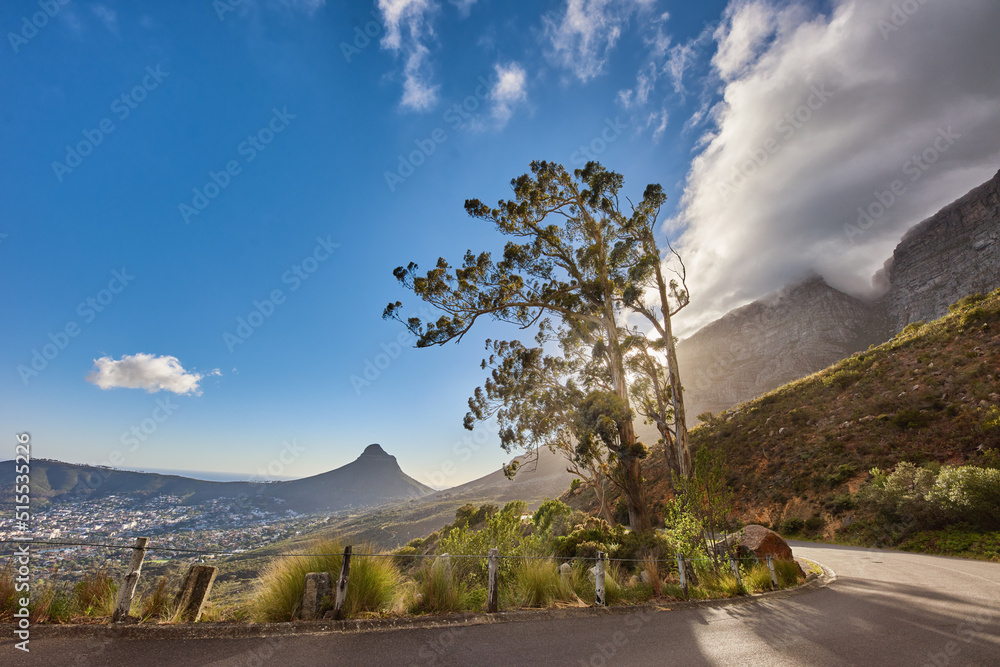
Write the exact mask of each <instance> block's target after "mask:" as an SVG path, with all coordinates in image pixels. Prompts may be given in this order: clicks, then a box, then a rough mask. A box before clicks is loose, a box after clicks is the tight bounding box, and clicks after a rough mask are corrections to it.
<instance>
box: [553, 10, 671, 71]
mask: <svg viewBox="0 0 1000 667" xmlns="http://www.w3.org/2000/svg"><path fill="white" fill-rule="evenodd" d="M653 4H654V0H567V2H566V9H565V11H564V12H562V13H561V14H559V15H556V14H549V15H547V16H545V17H543V19H542V20H543V22H544V25H545V34H546V36H547V37H548V39H549V41H550V42H551V45H552V54H551V55H552V57H553V58H554V59H555V60H556V62H558V63H559V64H560V65H561V66H563V67H565V68H566V69H569V70H571V71H572V72H573V74H575V75H576V77H577V78H579V79H580V80H581V81H584V82H586V81H588V80H590V79H592V78H594V77H596V76H598V75H599V74H601V73H602V72H603V71H604V65H605V63H606V62H607V59H608V55H609V54H610V52H611V51H612V50H613V49H614V48H615V45H616V44H617V43H618V39H619V38H620V37H621V34H622V29H623V28H624V27H625V25H626V23H627V22H628V19H629V17H630V16H631V15H632V14H633V13H635V12H636V11H637V10H638V9H640V8H643V7H651V6H652V5H653Z"/></svg>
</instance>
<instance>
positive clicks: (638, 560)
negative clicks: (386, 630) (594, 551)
mask: <svg viewBox="0 0 1000 667" xmlns="http://www.w3.org/2000/svg"><path fill="white" fill-rule="evenodd" d="M17 544H44V545H47V546H62V547H94V548H107V549H129V550H131V549H134V548H135V545H134V544H108V543H102V542H54V541H51V540H23V539H22V540H8V539H4V540H0V545H4V546H8V545H10V546H13V545H17ZM145 550H146V551H160V552H170V553H186V554H197V555H213V556H245V555H247V554H248V553H251V552H248V551H245V550H244V551H232V550H228V551H227V550H214V549H183V548H180V547H167V546H155V545H148V546H146V547H145ZM260 555H261V557H269V558H279V557H280V558H285V557H292V558H295V557H306V558H312V557H323V556H327V557H333V556H340V555H341V554H340V553H330V554H325V553H316V552H305V551H286V552H277V553H268V554H260ZM353 555H354V556H355V557H362V556H363V557H369V558H443V557H447V558H479V559H483V560H485V559H487V558H489V556H488V555H487V554H453V553H446V554H395V553H361V552H354V553H353ZM499 557H500V558H501V559H508V560H561V561H572V560H583V561H598V560H602V559H601V558H600V557H599V556H558V555H550V556H528V555H520V554H518V555H511V554H508V555H504V554H500V556H499ZM683 558H684V560H685V561H686V562H689V563H698V562H719V561H720V559H721V560H725V561H727V562H728V561H729V560H734V559H735V560H737V561H738V562H741V563H742V562H753V563H756V562H758V559H757V558H756V557H752V556H742V557H730V556H728V555H720V556H719V557H718V558H709V557H703V558H688V557H687V556H683ZM603 560H605V561H607V562H609V563H675V558H604V559H603Z"/></svg>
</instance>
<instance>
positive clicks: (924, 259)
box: [879, 172, 1000, 332]
mask: <svg viewBox="0 0 1000 667" xmlns="http://www.w3.org/2000/svg"><path fill="white" fill-rule="evenodd" d="M882 273H883V275H882V276H880V277H879V278H881V279H883V280H887V281H888V283H889V286H890V287H889V293H888V294H887V295H886V297H885V301H886V310H887V311H888V313H889V316H890V318H891V323H892V325H893V327H892V328H893V330H894V332H895V331H900V330H901V329H902V328H903V327H905V326H906V325H907V324H909V323H911V322H917V321H920V320H924V321H926V320H933V319H936V318H938V317H941V316H942V315H944V314H945V313H947V312H948V306H949V305H951V304H953V303H955V302H956V301H958V300H959V299H961V298H962V297H964V296H967V295H969V294H973V293H976V292H984V293H985V292H989V291H992V290H993V289H995V288H996V287H997V286H998V285H1000V172H998V173H997V175H996V176H994V177H993V179H992V180H990V181H987V182H986V183H985V184H983V185H981V186H979V187H978V188H976V189H975V190H973V191H972V192H970V193H969V194H967V195H965V196H964V197H962V198H961V199H959V200H958V201H956V202H955V203H953V204H951V205H949V206H947V207H945V208H944V209H942V210H941V212H939V213H938V214H937V215H935V216H933V217H931V218H928V219H927V220H924V221H923V222H921V223H920V224H919V225H917V226H915V227H913V228H912V229H911V230H910V231H908V232H907V233H906V235H904V236H903V240H902V241H900V243H899V245H898V246H896V250H895V252H893V253H892V258H890V259H889V261H887V262H886V266H885V269H884V270H883V272H882Z"/></svg>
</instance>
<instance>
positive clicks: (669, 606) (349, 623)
mask: <svg viewBox="0 0 1000 667" xmlns="http://www.w3.org/2000/svg"><path fill="white" fill-rule="evenodd" d="M796 560H798V561H806V562H809V563H813V564H815V565H816V566H818V567H819V568H820V569H821V571H822V573H821V574H818V575H817V574H815V573H812V574H810V575H809V576H808V577H807V579H806V581H805V583H803V584H801V585H799V586H796V587H795V588H788V589H784V590H780V591H768V592H765V593H754V594H752V595H745V596H741V597H736V598H721V599H716V600H678V601H675V602H669V603H660V604H645V605H619V606H614V607H564V608H557V609H518V610H512V611H500V612H497V613H495V614H486V613H481V612H480V613H472V612H466V613H458V614H441V615H433V616H407V617H396V618H372V619H349V620H345V621H298V622H295V623H217V624H216V623H185V624H170V625H166V624H165V625H104V624H76V625H45V624H43V625H35V626H32V628H31V638H32V639H46V638H76V637H94V638H99V639H146V640H149V639H245V638H263V637H293V636H298V635H315V634H345V633H360V632H384V631H389V630H403V629H416V628H427V629H440V628H457V627H465V626H473V625H491V624H496V623H523V622H530V621H541V620H553V619H562V618H581V617H589V616H620V615H624V614H641V613H658V612H669V611H679V610H683V609H694V608H719V607H732V606H737V605H746V604H756V603H758V602H762V601H771V600H783V599H786V598H791V597H795V596H797V595H802V594H804V593H809V592H812V591H815V590H817V589H820V588H824V587H826V586H828V585H830V584H831V583H833V582H834V581H836V579H837V575H836V573H835V572H834V571H833V570H831V569H830V568H828V567H826V566H825V565H823V564H821V563H817V562H816V561H814V560H812V559H808V558H802V557H799V558H796ZM9 627H12V626H11V624H8V623H5V624H2V625H0V628H4V629H5V630H6V629H7V628H9Z"/></svg>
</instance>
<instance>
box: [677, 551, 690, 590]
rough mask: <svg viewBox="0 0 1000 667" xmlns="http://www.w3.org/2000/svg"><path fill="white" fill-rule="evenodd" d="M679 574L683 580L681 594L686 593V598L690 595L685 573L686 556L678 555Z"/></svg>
mask: <svg viewBox="0 0 1000 667" xmlns="http://www.w3.org/2000/svg"><path fill="white" fill-rule="evenodd" d="M677 573H678V575H679V576H680V580H681V592H682V593H684V597H687V594H688V580H687V573H686V572H685V571H684V556H682V555H681V554H677Z"/></svg>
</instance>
